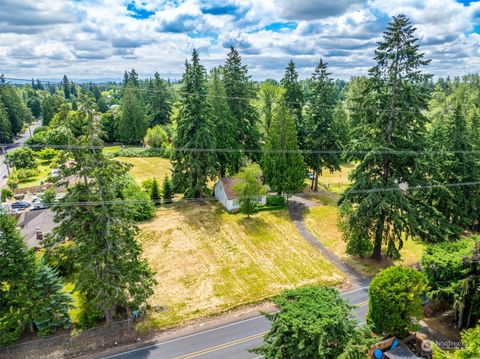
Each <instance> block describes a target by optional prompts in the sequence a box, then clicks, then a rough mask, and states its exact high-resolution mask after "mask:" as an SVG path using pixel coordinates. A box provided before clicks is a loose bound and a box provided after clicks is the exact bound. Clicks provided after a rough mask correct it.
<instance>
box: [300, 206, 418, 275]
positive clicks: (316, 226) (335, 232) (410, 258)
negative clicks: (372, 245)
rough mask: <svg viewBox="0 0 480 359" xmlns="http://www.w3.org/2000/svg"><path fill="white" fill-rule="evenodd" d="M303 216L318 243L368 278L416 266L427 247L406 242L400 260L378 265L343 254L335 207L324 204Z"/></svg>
mask: <svg viewBox="0 0 480 359" xmlns="http://www.w3.org/2000/svg"><path fill="white" fill-rule="evenodd" d="M303 216H304V219H305V224H306V225H307V228H308V229H309V230H310V231H311V232H312V234H313V235H314V236H315V237H316V238H317V239H318V240H319V241H320V242H322V243H323V244H324V245H325V246H326V247H327V248H328V249H330V250H332V251H333V252H334V253H335V254H336V255H338V256H339V257H340V258H342V259H343V260H344V261H345V262H346V263H348V264H350V265H351V266H352V267H354V268H356V269H357V270H359V271H361V272H363V273H364V274H366V275H370V276H371V275H375V274H376V273H378V272H379V271H381V270H382V269H384V268H386V267H388V266H391V265H403V266H413V265H416V264H417V263H419V261H420V259H421V257H422V254H423V251H424V250H425V248H426V246H427V245H426V244H424V243H422V242H421V241H419V240H414V239H409V240H406V241H404V245H403V248H402V250H401V251H400V254H401V259H399V260H396V261H392V260H388V259H384V260H382V261H381V262H380V263H379V262H377V261H375V260H373V259H371V258H361V257H354V256H350V255H347V254H346V253H345V251H346V242H345V241H344V240H343V239H342V233H341V231H340V229H339V228H338V218H339V213H338V208H337V206H336V205H334V204H331V203H325V205H320V206H318V207H311V208H307V209H305V211H304V213H303Z"/></svg>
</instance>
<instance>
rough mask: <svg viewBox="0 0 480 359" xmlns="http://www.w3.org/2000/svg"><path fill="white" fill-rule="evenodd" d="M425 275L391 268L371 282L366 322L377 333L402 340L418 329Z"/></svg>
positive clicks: (400, 268)
mask: <svg viewBox="0 0 480 359" xmlns="http://www.w3.org/2000/svg"><path fill="white" fill-rule="evenodd" d="M427 283H428V281H427V278H426V276H425V275H424V274H423V273H421V272H418V271H416V270H415V269H413V268H404V267H390V268H387V269H385V270H383V271H381V272H380V273H378V274H377V275H376V276H375V278H373V280H372V282H371V283H370V288H369V290H368V293H369V302H368V315H367V322H368V323H369V324H371V325H372V328H373V330H374V331H375V332H376V333H378V334H384V335H392V336H398V337H403V336H405V335H406V334H407V333H408V332H409V331H411V330H416V329H417V328H418V324H417V320H418V319H421V318H422V314H423V308H422V299H421V297H420V296H421V295H422V294H423V293H424V292H425V290H426V288H427Z"/></svg>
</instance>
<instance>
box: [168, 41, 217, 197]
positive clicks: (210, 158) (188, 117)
mask: <svg viewBox="0 0 480 359" xmlns="http://www.w3.org/2000/svg"><path fill="white" fill-rule="evenodd" d="M181 93H182V94H183V95H182V96H181V98H180V113H179V118H178V120H177V134H176V136H175V140H174V146H175V150H174V153H173V155H172V165H173V182H174V186H175V191H176V192H178V191H183V192H185V194H186V195H187V196H188V197H191V196H193V197H195V198H202V197H203V196H204V194H205V192H206V191H207V181H208V180H209V179H213V178H214V177H215V176H216V174H217V170H218V163H217V159H216V154H215V153H214V152H212V151H211V149H212V148H215V147H216V142H215V132H214V129H215V127H214V124H213V123H212V111H211V107H210V105H209V103H208V100H207V83H206V73H205V69H204V67H203V66H202V65H200V60H199V57H198V52H197V51H196V50H194V51H193V53H192V61H191V63H188V62H186V64H185V73H184V74H183V78H182V91H181ZM183 148H187V149H188V148H193V149H196V151H188V150H187V151H182V150H181V149H183Z"/></svg>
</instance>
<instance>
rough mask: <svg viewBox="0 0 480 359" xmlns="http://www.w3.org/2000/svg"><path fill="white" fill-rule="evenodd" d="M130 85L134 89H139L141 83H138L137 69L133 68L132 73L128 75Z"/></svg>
mask: <svg viewBox="0 0 480 359" xmlns="http://www.w3.org/2000/svg"><path fill="white" fill-rule="evenodd" d="M128 83H129V84H130V85H132V86H133V87H139V86H140V83H139V82H138V74H137V72H136V71H135V69H133V68H132V71H130V72H129V73H128Z"/></svg>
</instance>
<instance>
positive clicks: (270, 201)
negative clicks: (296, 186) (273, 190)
mask: <svg viewBox="0 0 480 359" xmlns="http://www.w3.org/2000/svg"><path fill="white" fill-rule="evenodd" d="M285 204H286V202H285V197H283V196H279V195H275V196H267V206H279V207H280V206H285Z"/></svg>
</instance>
